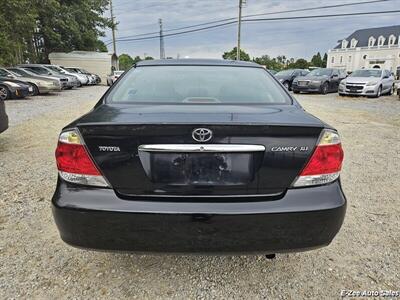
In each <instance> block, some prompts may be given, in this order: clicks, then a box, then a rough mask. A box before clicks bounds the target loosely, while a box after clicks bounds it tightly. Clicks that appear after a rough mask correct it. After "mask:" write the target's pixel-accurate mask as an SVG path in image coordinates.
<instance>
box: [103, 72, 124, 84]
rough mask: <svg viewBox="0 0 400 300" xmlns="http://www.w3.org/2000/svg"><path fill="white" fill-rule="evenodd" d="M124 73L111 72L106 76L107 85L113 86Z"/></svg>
mask: <svg viewBox="0 0 400 300" xmlns="http://www.w3.org/2000/svg"><path fill="white" fill-rule="evenodd" d="M124 72H125V71H113V72H112V73H111V74H110V75H108V76H107V85H108V86H111V85H113V84H114V82H115V81H117V79H118V78H119V77H120V76H121V75H122V74H124Z"/></svg>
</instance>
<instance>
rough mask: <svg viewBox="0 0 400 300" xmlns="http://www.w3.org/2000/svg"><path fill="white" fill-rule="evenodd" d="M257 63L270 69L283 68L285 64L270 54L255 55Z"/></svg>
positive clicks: (277, 69)
mask: <svg viewBox="0 0 400 300" xmlns="http://www.w3.org/2000/svg"><path fill="white" fill-rule="evenodd" d="M253 61H254V62H255V63H258V64H260V65H263V66H265V67H266V68H267V69H269V70H276V71H279V70H282V69H283V67H284V66H283V64H282V63H280V62H278V61H277V59H275V58H271V57H270V56H269V55H262V56H261V57H255V58H254V59H253Z"/></svg>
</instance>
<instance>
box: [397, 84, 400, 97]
mask: <svg viewBox="0 0 400 300" xmlns="http://www.w3.org/2000/svg"><path fill="white" fill-rule="evenodd" d="M397 95H398V96H399V99H400V82H398V83H397Z"/></svg>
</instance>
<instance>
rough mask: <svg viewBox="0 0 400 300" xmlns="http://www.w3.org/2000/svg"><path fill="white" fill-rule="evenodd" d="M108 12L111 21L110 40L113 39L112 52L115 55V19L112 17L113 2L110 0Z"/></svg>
mask: <svg viewBox="0 0 400 300" xmlns="http://www.w3.org/2000/svg"><path fill="white" fill-rule="evenodd" d="M110 12H111V22H112V28H111V29H112V40H113V52H114V54H115V55H117V45H116V42H115V19H114V12H113V3H112V0H110Z"/></svg>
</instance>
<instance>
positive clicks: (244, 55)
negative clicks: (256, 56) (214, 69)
mask: <svg viewBox="0 0 400 300" xmlns="http://www.w3.org/2000/svg"><path fill="white" fill-rule="evenodd" d="M236 57H237V47H235V48H233V49H232V50H231V51H229V52H224V54H223V55H222V58H223V59H232V60H236ZM240 60H244V61H249V60H250V55H248V54H247V53H246V52H245V51H244V50H242V49H240Z"/></svg>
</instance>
